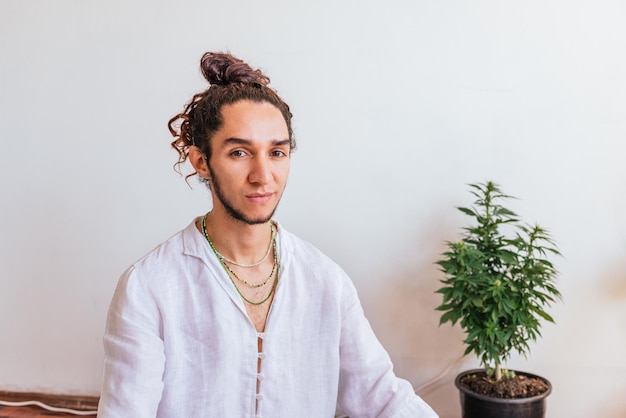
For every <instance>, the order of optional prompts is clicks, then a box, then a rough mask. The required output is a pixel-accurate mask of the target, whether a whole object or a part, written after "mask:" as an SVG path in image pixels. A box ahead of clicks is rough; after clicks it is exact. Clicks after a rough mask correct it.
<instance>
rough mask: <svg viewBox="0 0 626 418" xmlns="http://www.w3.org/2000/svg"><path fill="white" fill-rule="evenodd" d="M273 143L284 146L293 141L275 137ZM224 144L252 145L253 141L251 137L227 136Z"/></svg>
mask: <svg viewBox="0 0 626 418" xmlns="http://www.w3.org/2000/svg"><path fill="white" fill-rule="evenodd" d="M271 143H272V145H273V146H278V147H280V146H284V145H289V144H290V143H291V141H290V140H289V139H274V140H272V142H271ZM224 144H226V145H251V144H252V141H251V140H249V139H242V138H227V139H226V140H224Z"/></svg>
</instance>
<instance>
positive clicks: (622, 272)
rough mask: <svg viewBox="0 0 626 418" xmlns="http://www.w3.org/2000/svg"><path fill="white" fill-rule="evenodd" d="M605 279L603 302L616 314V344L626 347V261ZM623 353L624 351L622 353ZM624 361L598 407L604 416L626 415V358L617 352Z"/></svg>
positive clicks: (618, 367) (606, 275)
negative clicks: (618, 334) (625, 394)
mask: <svg viewBox="0 0 626 418" xmlns="http://www.w3.org/2000/svg"><path fill="white" fill-rule="evenodd" d="M605 277H606V278H605V279H604V280H603V281H601V282H600V283H601V284H599V286H600V289H602V291H601V293H600V297H601V300H602V304H604V305H606V306H607V309H609V311H608V313H609V315H610V314H616V324H615V325H616V326H615V328H616V330H615V331H616V332H618V333H621V335H620V336H618V340H617V341H616V344H618V345H620V346H621V347H622V348H623V347H626V263H624V262H623V261H622V262H620V263H619V264H618V265H617V266H616V267H615V268H611V269H609V270H608V271H607V272H606V273H605ZM622 354H623V353H622ZM617 356H619V357H620V358H621V359H622V361H621V363H620V364H615V365H614V367H615V368H617V370H615V371H614V373H615V374H616V375H617V376H619V377H618V378H617V379H615V381H614V382H613V384H612V385H610V386H609V387H608V388H607V391H606V395H605V397H604V399H603V401H602V405H601V406H599V407H598V410H597V411H598V416H603V417H626V398H625V397H624V393H625V391H626V378H624V377H623V376H626V360H624V357H623V355H619V354H617V355H616V357H617Z"/></svg>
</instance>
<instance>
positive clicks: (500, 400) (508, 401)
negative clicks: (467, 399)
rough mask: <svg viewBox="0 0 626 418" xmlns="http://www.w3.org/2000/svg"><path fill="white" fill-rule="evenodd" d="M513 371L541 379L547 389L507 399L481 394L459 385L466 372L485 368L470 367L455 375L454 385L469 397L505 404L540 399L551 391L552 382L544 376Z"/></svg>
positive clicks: (483, 370) (477, 371)
mask: <svg viewBox="0 0 626 418" xmlns="http://www.w3.org/2000/svg"><path fill="white" fill-rule="evenodd" d="M513 371H514V372H515V374H518V375H522V376H527V377H536V378H538V379H541V380H543V381H544V382H546V384H547V385H548V389H547V390H546V391H545V392H543V393H542V394H540V395H535V396H530V397H528V398H513V399H509V398H495V397H492V396H485V395H481V394H478V393H475V392H472V391H471V390H469V389H467V388H466V387H464V386H463V385H461V379H462V378H463V377H464V376H467V375H468V374H475V373H481V372H482V373H484V372H485V369H471V370H465V371H463V372H461V373H459V374H458V375H457V376H456V379H454V385H455V386H456V387H457V389H458V390H460V391H461V392H463V393H464V394H465V395H466V396H471V397H474V398H476V399H480V400H483V401H489V402H494V403H507V404H512V403H513V404H515V403H530V402H534V401H539V400H542V399H544V398H546V397H547V396H548V395H549V394H550V393H552V384H551V383H550V381H549V380H548V379H546V378H545V377H543V376H539V375H536V374H532V373H527V372H521V371H518V370H513Z"/></svg>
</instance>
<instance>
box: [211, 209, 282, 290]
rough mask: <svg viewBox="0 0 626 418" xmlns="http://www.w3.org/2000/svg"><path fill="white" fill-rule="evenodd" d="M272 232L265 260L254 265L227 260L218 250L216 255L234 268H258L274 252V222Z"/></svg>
mask: <svg viewBox="0 0 626 418" xmlns="http://www.w3.org/2000/svg"><path fill="white" fill-rule="evenodd" d="M205 216H206V215H205ZM270 230H271V233H272V236H271V238H270V243H269V245H268V246H267V252H266V253H265V255H264V256H263V258H262V259H260V260H259V261H257V262H256V263H252V264H240V263H238V262H236V261H234V260H231V259H230V258H227V257H226V256H225V255H222V253H220V252H219V251H217V250H215V249H214V250H215V253H216V254H217V256H218V257H219V258H221V259H222V260H223V261H226V262H228V263H230V264H232V265H234V266H237V267H243V268H251V267H256V266H258V265H260V264H261V263H262V262H264V261H265V260H267V257H269V255H270V251H272V247H273V245H272V243H276V230H275V229H274V223H273V222H270ZM229 270H230V269H229ZM231 273H232V270H231ZM233 274H235V273H233ZM244 283H245V282H244Z"/></svg>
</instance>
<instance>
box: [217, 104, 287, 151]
mask: <svg viewBox="0 0 626 418" xmlns="http://www.w3.org/2000/svg"><path fill="white" fill-rule="evenodd" d="M221 113H222V122H223V123H222V127H221V128H220V129H219V130H218V132H217V133H216V134H217V135H216V137H220V138H222V139H228V138H239V139H246V140H250V141H276V140H284V139H289V130H288V128H287V123H286V122H285V119H284V118H283V115H282V113H281V112H280V110H279V109H278V108H277V107H276V106H274V105H272V104H270V103H267V102H253V101H250V100H242V101H239V102H236V103H233V104H228V105H224V106H223V107H222V112H221Z"/></svg>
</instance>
